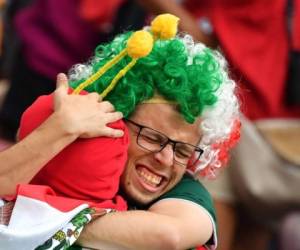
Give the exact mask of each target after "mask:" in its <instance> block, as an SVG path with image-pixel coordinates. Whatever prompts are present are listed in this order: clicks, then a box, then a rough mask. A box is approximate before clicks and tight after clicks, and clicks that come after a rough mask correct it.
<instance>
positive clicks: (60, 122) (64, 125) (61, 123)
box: [49, 111, 81, 141]
mask: <svg viewBox="0 0 300 250" xmlns="http://www.w3.org/2000/svg"><path fill="white" fill-rule="evenodd" d="M68 117H69V116H68V115H66V114H65V113H64V112H60V111H55V112H54V113H53V114H52V115H51V116H50V117H49V122H50V123H51V125H50V126H49V127H50V128H52V129H54V130H56V133H57V134H60V136H61V137H67V138H69V140H71V141H74V140H76V139H77V138H78V137H79V136H80V134H81V132H80V131H79V129H78V128H77V127H76V126H74V122H71V119H68Z"/></svg>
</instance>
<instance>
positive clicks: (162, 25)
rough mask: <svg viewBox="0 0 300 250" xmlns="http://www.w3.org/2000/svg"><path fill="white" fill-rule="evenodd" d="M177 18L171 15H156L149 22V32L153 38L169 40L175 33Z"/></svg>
mask: <svg viewBox="0 0 300 250" xmlns="http://www.w3.org/2000/svg"><path fill="white" fill-rule="evenodd" d="M178 22H179V18H178V17H177V16H174V15H171V14H161V15H158V16H157V17H156V18H155V19H154V20H153V21H152V22H151V31H152V33H153V35H154V37H155V38H159V39H165V40H166V39H171V38H173V37H175V35H176V33H177V26H178Z"/></svg>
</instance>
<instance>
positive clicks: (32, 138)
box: [0, 74, 123, 197]
mask: <svg viewBox="0 0 300 250" xmlns="http://www.w3.org/2000/svg"><path fill="white" fill-rule="evenodd" d="M87 110H88V112H86V111H87ZM121 118H122V114H121V113H120V112H114V108H113V106H112V105H111V104H110V103H108V102H99V95H98V94H96V93H93V94H88V95H68V80H67V78H66V76H65V75H64V74H59V75H58V78H57V89H56V91H55V93H54V112H53V114H52V115H51V116H50V117H49V118H48V119H47V120H46V121H45V122H44V123H43V124H41V126H39V127H38V128H37V129H36V130H35V131H33V132H32V133H31V134H29V135H28V136H27V137H26V138H24V139H23V140H22V141H20V142H18V143H17V144H15V145H14V146H12V147H10V148H9V149H7V150H5V151H3V152H1V153H0V197H1V196H6V195H13V194H14V193H15V191H16V185H17V184H21V183H28V182H29V181H30V180H31V179H32V178H33V177H34V175H35V174H36V173H37V172H38V171H39V170H40V169H41V168H42V167H43V166H44V165H45V164H46V163H47V162H48V161H49V160H51V159H52V158H53V157H54V156H55V155H56V154H57V153H59V152H60V151H61V150H62V149H63V148H65V147H66V146H67V145H69V144H70V143H72V142H73V141H74V140H76V139H77V138H78V137H81V138H90V137H95V136H112V137H118V136H122V135H123V131H120V130H114V129H111V128H109V127H106V124H107V123H109V122H113V121H116V120H118V119H121Z"/></svg>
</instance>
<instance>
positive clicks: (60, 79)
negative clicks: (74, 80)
mask: <svg viewBox="0 0 300 250" xmlns="http://www.w3.org/2000/svg"><path fill="white" fill-rule="evenodd" d="M68 87H69V85H68V78H67V76H66V75H65V74H64V73H59V74H58V75H57V77H56V90H57V91H58V92H59V94H67V93H68Z"/></svg>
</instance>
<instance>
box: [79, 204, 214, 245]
mask: <svg viewBox="0 0 300 250" xmlns="http://www.w3.org/2000/svg"><path fill="white" fill-rule="evenodd" d="M187 211H188V212H187ZM212 232H213V226H212V223H211V220H210V218H209V216H208V214H207V212H205V211H204V209H203V208H201V207H199V206H198V205H197V204H195V203H192V202H187V201H185V200H179V199H168V200H162V201H160V202H158V203H156V204H154V205H152V206H151V207H150V208H149V210H148V211H142V210H134V211H126V212H117V213H111V214H108V215H105V216H104V217H101V218H99V219H96V220H95V221H94V222H92V223H90V224H89V225H88V226H87V227H86V228H85V229H84V231H83V233H82V234H81V236H80V238H79V241H78V243H79V244H80V245H83V246H86V247H91V248H95V249H151V250H154V249H164V250H166V249H188V248H190V247H195V246H197V245H203V244H204V243H205V242H207V241H208V239H209V238H210V237H211V235H212Z"/></svg>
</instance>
